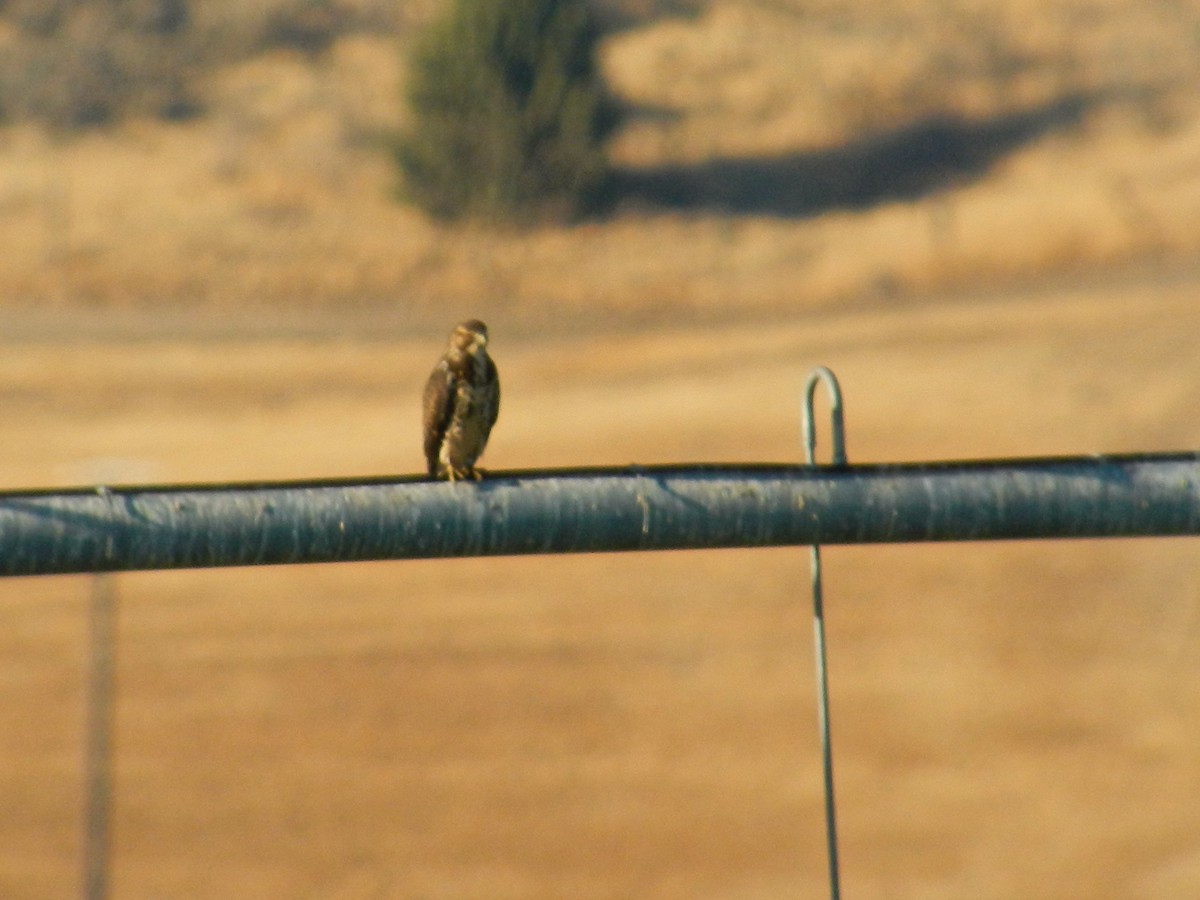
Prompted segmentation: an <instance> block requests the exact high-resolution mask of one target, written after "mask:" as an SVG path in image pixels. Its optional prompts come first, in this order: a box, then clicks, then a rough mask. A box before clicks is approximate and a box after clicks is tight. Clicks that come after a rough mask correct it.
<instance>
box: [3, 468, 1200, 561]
mask: <svg viewBox="0 0 1200 900" xmlns="http://www.w3.org/2000/svg"><path fill="white" fill-rule="evenodd" d="M1195 534H1200V454H1197V453H1179V454H1165V455H1154V456H1111V457H1077V458H1059V459H1016V460H997V461H979V462H948V463H935V464H923V463H922V464H900V465H857V466H816V467H810V466H793V465H758V466H717V465H699V466H666V467H653V468H627V469H591V470H557V471H537V472H532V471H527V472H492V473H489V475H488V477H486V478H484V479H483V480H482V481H480V482H466V483H462V482H459V483H454V484H450V483H447V482H434V481H429V480H425V479H423V478H422V479H417V478H399V479H379V480H374V481H359V482H331V481H326V482H293V483H273V484H228V485H194V486H186V485H184V486H149V487H112V488H107V487H105V488H94V489H75V490H65V491H14V492H0V575H40V574H54V573H66V572H100V571H115V570H135V569H175V568H196V567H209V566H246V565H265V564H286V563H312V562H332V561H352V560H373V559H412V558H428V557H452V556H499V555H512V554H532V553H583V552H599V551H620V550H673V549H685V548H711V547H766V546H785V545H791V546H801V545H811V544H852V543H880V542H910V541H960V540H1002V539H1009V538H1051V537H1054V538H1085V537H1129V536H1149V535H1160V536H1161V535H1195Z"/></svg>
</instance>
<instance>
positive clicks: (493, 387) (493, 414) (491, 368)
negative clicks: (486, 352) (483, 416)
mask: <svg viewBox="0 0 1200 900" xmlns="http://www.w3.org/2000/svg"><path fill="white" fill-rule="evenodd" d="M487 385H488V427H487V430H488V433H489V434H490V433H491V431H492V426H493V425H495V424H496V418H497V417H498V416H499V415H500V374H499V372H497V371H496V364H495V363H494V362H492V360H491V358H490V357H489V358H488V372H487Z"/></svg>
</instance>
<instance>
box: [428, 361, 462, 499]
mask: <svg viewBox="0 0 1200 900" xmlns="http://www.w3.org/2000/svg"><path fill="white" fill-rule="evenodd" d="M453 381H454V379H453V376H452V375H451V373H450V367H449V366H448V365H446V361H445V360H442V361H441V362H439V363H438V364H437V366H435V367H434V370H433V371H432V372H430V373H429V380H428V381H426V382H425V393H424V395H423V396H422V398H421V414H422V423H423V424H424V426H425V463H426V467H427V468H428V471H429V474H430V475H436V474H437V464H438V450H439V449H440V448H441V445H442V438H443V437H444V436H445V434H446V427H447V426H448V425H449V424H450V411H451V409H452V407H453V405H454V387H453Z"/></svg>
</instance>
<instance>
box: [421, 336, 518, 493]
mask: <svg viewBox="0 0 1200 900" xmlns="http://www.w3.org/2000/svg"><path fill="white" fill-rule="evenodd" d="M487 345H488V330H487V326H486V325H485V324H483V322H481V321H479V320H478V319H468V320H467V321H465V322H460V323H459V324H458V325H456V326H455V328H454V330H453V331H452V332H450V343H449V346H448V347H447V348H446V352H445V353H444V354H443V355H442V358H441V359H440V360H438V363H437V365H436V366H434V367H433V371H432V372H431V373H430V375H429V380H428V381H427V382H425V392H424V394H423V396H422V404H421V406H422V418H423V422H424V431H425V462H426V465H427V469H428V472H429V477H430V478H446V479H448V480H450V481H456V480H458V479H465V478H473V479H475V480H476V481H478V480H479V478H480V474H479V471H478V470H477V469H476V468H475V461H476V460H477V459H479V457H480V456H482V455H483V449H484V447H486V446H487V442H488V436H489V435H491V433H492V426H493V425H495V424H496V417H497V416H498V415H499V414H500V378H499V376H498V375H497V373H496V364H495V363H494V362H492V358H491V357H490V356H488V352H487Z"/></svg>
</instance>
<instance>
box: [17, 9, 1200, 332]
mask: <svg viewBox="0 0 1200 900" xmlns="http://www.w3.org/2000/svg"><path fill="white" fill-rule="evenodd" d="M279 5H286V4H279ZM430 5H432V4H430ZM627 5H628V6H630V7H631V8H633V7H635V6H636V5H635V4H627ZM223 8H224V7H223V6H221V5H219V4H212V5H211V6H208V7H206V9H210V10H217V11H219V10H220V9H223ZM239 8H240V7H239ZM413 9H416V10H418V12H421V11H423V7H421V8H419V7H413ZM413 15H414V16H417V13H413ZM205 21H206V22H208V25H207V27H209V28H210V29H215V30H216V31H217V33H218V34H220V33H223V32H220V30H219V29H217V26H216V25H214V24H212V22H213V21H216V22H218V23H219V22H220V21H222V20H221V18H220V15H219V14H218V12H210V13H209V19H207V20H205ZM626 22H627V23H632V24H631V25H630V27H627V28H625V29H624V30H620V31H617V32H615V33H614V34H613V35H612V36H611V37H610V38H609V40H608V41H607V43H606V46H605V51H604V68H605V71H606V73H607V75H608V77H609V80H610V81H611V83H612V84H613V85H614V87H615V89H616V91H617V93H618V94H619V95H620V96H621V97H622V98H624V99H625V100H626V101H627V102H628V103H629V104H630V105H631V106H632V108H633V111H634V114H633V117H632V118H631V120H630V121H629V122H628V124H627V126H626V128H625V129H624V130H623V131H622V132H621V133H620V134H619V135H618V136H617V138H616V140H615V142H614V147H613V151H614V156H615V159H616V161H617V162H618V164H619V165H621V166H622V167H623V168H624V170H625V173H626V177H625V178H624V179H623V180H622V182H621V185H620V187H621V189H620V190H619V191H618V199H617V207H616V210H615V212H614V214H613V215H612V216H611V217H608V218H605V219H602V220H599V221H595V222H591V223H586V224H582V225H580V226H578V227H576V228H573V229H569V230H559V229H554V230H546V231H539V232H534V233H526V234H510V235H493V234H485V233H472V232H461V231H455V230H446V229H442V228H439V227H436V226H434V225H431V224H430V223H429V222H427V221H425V220H424V219H422V218H421V217H420V216H419V215H417V214H416V213H414V212H412V211H410V210H408V209H405V208H403V207H401V206H398V205H397V204H396V203H394V202H393V199H392V197H393V188H394V173H393V171H392V170H391V167H390V163H389V161H388V159H387V154H386V153H383V152H381V150H380V142H381V141H382V140H384V139H385V138H386V136H387V135H388V134H389V133H390V132H391V130H392V129H394V128H395V126H396V124H397V122H398V116H399V109H398V101H397V98H398V96H399V88H398V83H399V80H400V78H401V74H402V72H401V57H400V54H398V53H397V51H396V40H395V38H393V37H391V36H390V35H388V34H384V33H379V28H376V29H375V30H374V31H373V30H371V29H369V28H366V27H362V28H358V29H357V30H349V31H348V32H347V33H346V34H344V35H340V36H338V37H337V39H335V40H332V41H331V42H330V45H329V46H328V47H327V48H326V49H324V50H323V51H322V52H320V53H319V54H315V55H314V54H311V53H304V52H302V51H300V50H297V49H293V48H290V47H287V46H284V47H275V48H274V49H270V46H271V45H270V42H267V43H268V49H267V50H265V51H263V52H261V53H258V54H255V55H252V56H247V55H245V54H241V55H237V54H234V56H235V58H233V59H231V60H229V61H228V62H225V63H223V64H220V65H212V66H210V67H209V68H206V69H205V70H204V71H203V73H202V75H197V76H196V77H195V78H194V79H193V80H192V81H190V82H189V91H190V92H191V93H192V95H194V97H195V102H196V104H197V106H198V107H199V108H202V109H203V110H205V115H204V116H202V117H198V118H192V119H189V120H187V121H184V122H180V123H174V124H172V123H162V122H158V121H154V120H137V119H136V118H135V119H133V120H127V121H126V123H125V124H124V125H122V126H121V127H114V128H109V129H104V130H100V131H92V132H88V133H85V134H75V135H73V136H66V137H63V136H57V137H56V136H54V135H53V134H48V133H46V132H44V131H43V130H41V129H39V128H37V127H34V126H32V125H18V126H14V127H11V128H9V129H7V130H5V131H4V132H3V133H0V209H3V211H4V215H3V217H0V240H2V241H3V244H4V246H5V247H6V248H7V252H6V254H5V255H4V259H3V260H0V294H2V295H3V296H4V297H5V298H8V301H9V302H24V303H27V304H36V305H43V304H45V303H47V302H58V303H65V304H72V303H81V302H82V303H98V304H105V305H120V304H130V303H153V304H155V305H156V306H161V305H163V304H175V305H180V306H185V307H195V306H197V305H203V306H224V307H226V308H237V309H241V308H245V306H246V305H247V304H258V305H261V306H264V307H267V308H278V307H279V306H280V305H286V306H288V307H291V308H300V309H304V308H312V307H313V306H325V307H337V308H343V307H346V306H351V305H354V306H361V305H364V304H365V305H371V306H376V307H378V306H385V305H386V306H394V305H398V306H400V307H401V308H403V309H404V310H406V311H410V312H411V313H412V314H414V315H421V314H423V313H428V312H429V311H434V310H435V311H437V312H438V313H439V316H440V315H441V313H442V312H444V311H445V310H446V309H447V308H450V309H451V310H455V311H457V310H460V309H466V308H468V307H469V308H470V309H472V310H475V311H479V312H484V313H487V312H491V311H493V310H495V311H497V312H500V313H503V314H505V315H509V316H514V315H517V314H520V313H528V314H529V316H530V317H531V318H534V319H536V318H537V316H538V315H539V314H540V312H541V311H543V310H545V309H548V308H553V309H555V310H558V311H560V312H561V313H562V314H563V315H573V314H578V313H581V312H592V313H596V314H599V315H607V314H611V313H627V314H628V313H634V312H640V313H642V314H644V313H645V312H646V311H648V310H649V311H653V312H657V313H659V314H664V315H665V314H669V313H671V312H674V311H711V312H723V313H725V312H734V313H736V312H738V311H742V310H746V309H758V310H764V309H768V310H769V309H782V308H786V309H795V308H797V307H802V308H811V307H812V306H821V305H835V304H837V305H844V304H845V303H847V302H853V301H855V300H856V299H859V298H862V297H864V296H883V297H893V296H896V295H902V294H908V293H914V292H915V293H921V292H924V291H927V290H929V289H932V288H945V287H955V288H957V287H959V286H961V285H964V284H968V283H972V282H975V281H977V280H979V279H981V278H1028V277H1033V276H1037V275H1039V274H1041V273H1044V272H1046V271H1062V270H1077V269H1079V268H1081V267H1084V266H1087V267H1094V266H1097V265H1110V264H1114V263H1123V262H1126V261H1129V260H1132V259H1149V260H1152V261H1156V262H1157V261H1161V260H1163V259H1164V258H1171V257H1183V258H1187V257H1189V256H1190V255H1191V254H1192V253H1193V252H1194V251H1195V250H1196V242H1197V238H1196V235H1198V234H1200V180H1198V178H1197V175H1196V172H1197V171H1198V167H1197V165H1196V161H1197V158H1198V157H1200V101H1197V100H1196V92H1195V90H1194V85H1195V84H1196V79H1197V75H1198V74H1200V53H1198V52H1196V51H1197V33H1198V29H1200V6H1197V5H1196V4H1190V3H1183V2H1180V3H1154V4H1138V3H1132V2H1126V3H1116V2H1092V3H1054V4H1038V3H1022V2H1010V3H1006V4H1003V5H999V6H997V5H995V4H975V3H965V2H964V3H949V2H929V0H926V2H912V3H906V4H887V5H885V6H883V7H877V6H865V7H864V6H863V5H862V4H854V3H842V2H827V3H818V4H814V3H808V2H803V3H802V2H797V3H794V4H792V3H755V2H726V3H712V4H709V5H707V6H706V7H704V9H703V10H702V11H700V12H698V13H697V14H695V15H690V16H684V15H674V16H661V17H660V16H655V15H654V14H653V10H650V11H649V12H647V13H643V14H642V15H641V17H640V19H638V18H637V16H627V17H626ZM253 25H254V23H253V22H252V23H249V24H246V23H241V25H240V26H239V28H238V29H232V30H235V31H236V33H237V34H242V33H243V32H244V33H246V34H248V35H252V36H253V35H258V40H260V42H261V41H263V40H265V39H264V38H263V37H262V35H261V33H260V31H261V29H260V31H255V29H254V27H252V26H253ZM199 27H200V26H199V25H197V28H199ZM380 27H382V26H380ZM390 27H391V30H392V31H397V30H398V31H399V32H400V33H401V34H402V35H403V34H405V33H407V32H406V30H405V29H404V28H400V27H399V26H397V25H395V24H394V23H393V25H392V26H390ZM276 43H278V42H276ZM401 43H403V42H402V41H401ZM247 44H249V45H250V46H254V44H253V42H252V41H251V40H250V38H248V37H247V38H243V39H241V40H240V43H237V46H242V45H247Z"/></svg>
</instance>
